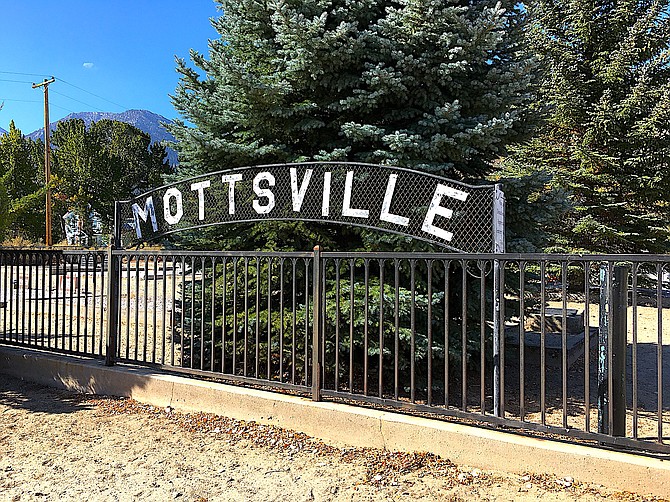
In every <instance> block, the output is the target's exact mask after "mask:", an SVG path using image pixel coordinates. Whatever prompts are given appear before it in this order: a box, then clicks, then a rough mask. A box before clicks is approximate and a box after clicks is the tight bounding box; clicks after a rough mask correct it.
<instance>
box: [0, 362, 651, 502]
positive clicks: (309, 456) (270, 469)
mask: <svg viewBox="0 0 670 502" xmlns="http://www.w3.org/2000/svg"><path fill="white" fill-rule="evenodd" d="M580 481H582V482H580ZM584 481H586V480H579V479H572V478H561V479H558V478H556V477H555V476H552V475H551V474H550V473H526V474H510V473H495V472H487V471H481V470H478V469H475V468H472V467H468V466H457V465H454V464H453V463H451V462H450V461H449V460H448V459H440V458H437V457H435V456H432V455H429V454H425V453H392V452H387V451H382V450H375V449H359V448H338V447H335V446H331V445H327V444H324V443H322V442H320V441H318V440H315V439H312V438H309V437H307V436H305V435H304V434H301V433H297V432H291V431H287V430H283V429H278V428H275V427H268V426H262V425H258V424H254V423H248V422H247V423H245V422H241V421H237V420H233V419H228V418H224V417H218V416H214V415H206V414H182V413H179V412H178V411H177V410H173V409H170V408H167V409H162V408H161V409H158V408H155V407H151V406H148V405H141V404H139V403H137V402H134V401H132V400H127V399H118V398H109V397H97V396H81V395H76V394H71V393H67V392H63V391H57V390H54V389H48V388H44V387H41V386H37V385H34V384H29V383H25V382H22V381H20V380H17V379H14V378H11V377H7V376H4V375H0V500H3V501H4V500H7V501H18V500H39V501H45V500H59V501H61V500H63V501H65V500H96V501H107V500H109V501H112V500H160V501H163V500H183V501H218V500H222V501H225V500H231V501H238V500H239V501H247V500H249V501H254V500H258V501H272V500H282V501H283V500H294V501H310V500H336V501H340V500H370V501H373V500H374V501H384V500H536V499H539V498H541V499H542V500H576V499H579V500H605V499H607V500H612V499H614V500H654V499H651V498H644V497H643V496H642V495H636V494H630V493H621V492H614V491H612V490H609V489H608V488H607V487H602V486H594V485H589V484H586V483H585V482H584Z"/></svg>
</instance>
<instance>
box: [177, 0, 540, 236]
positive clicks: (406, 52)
mask: <svg viewBox="0 0 670 502" xmlns="http://www.w3.org/2000/svg"><path fill="white" fill-rule="evenodd" d="M218 3H219V4H220V8H221V10H222V15H221V16H220V17H219V18H217V19H215V20H214V21H213V25H214V27H215V28H216V30H217V31H218V33H219V34H220V36H221V38H220V39H218V40H214V41H212V42H211V43H210V51H209V57H208V58H206V57H205V56H204V55H202V54H199V53H196V52H192V54H191V59H192V62H193V64H194V65H195V67H196V69H192V68H190V67H189V66H188V65H187V63H186V62H185V61H182V60H180V61H178V65H177V71H178V72H179V73H180V74H181V81H180V83H179V86H178V88H177V90H176V92H175V95H174V96H173V102H174V105H175V107H176V109H177V110H178V111H179V112H180V113H181V114H182V116H183V117H184V119H185V120H187V121H188V122H189V123H190V124H194V125H195V127H191V126H190V125H189V124H187V123H186V122H178V123H177V124H176V125H174V126H172V127H171V128H170V129H171V132H172V133H173V134H174V135H175V137H176V138H177V144H176V148H177V149H178V151H179V159H180V168H179V169H180V170H179V172H178V174H179V175H180V177H184V175H189V174H194V173H196V172H211V171H215V170H220V169H222V168H233V167H239V166H245V165H254V164H264V163H282V162H297V161H305V160H348V161H361V162H371V163H381V164H386V165H396V166H403V167H412V168H416V169H421V170H425V171H429V172H432V173H437V174H441V175H445V176H448V177H450V178H455V179H463V180H468V181H473V180H482V179H483V178H484V176H485V175H486V174H488V173H489V172H490V171H491V165H490V163H491V161H492V160H493V159H495V158H497V157H499V156H500V155H502V154H504V152H505V150H506V147H507V145H508V144H510V143H511V142H513V141H515V140H516V139H517V138H519V137H520V135H522V134H523V133H524V132H525V129H526V125H527V121H528V119H529V110H530V104H531V103H532V101H533V94H532V92H531V90H532V85H531V84H532V80H533V73H534V72H533V69H534V62H533V61H532V59H531V58H529V57H527V55H526V53H525V52H524V51H523V47H522V45H521V41H520V40H521V38H520V29H521V26H522V25H523V21H524V13H523V11H522V10H518V9H515V4H514V3H512V2H502V3H500V2H499V3H496V2H492V1H474V2H461V1H456V2H449V3H445V2H442V1H436V0H421V1H411V2H410V1H394V2H390V1H384V0H328V1H324V0H309V1H296V0H282V1H279V2H270V3H268V2H258V1H255V0H243V1H235V2H233V1H230V0H219V1H218ZM199 72H201V73H202V74H203V76H201V74H200V73H199ZM255 228H257V229H258V230H256V231H253V232H251V233H246V232H240V231H238V230H236V229H235V230H230V229H227V230H226V229H219V230H217V233H216V234H210V236H211V238H213V239H215V240H216V241H217V242H218V243H219V244H221V245H225V246H235V247H238V248H239V247H242V248H247V249H249V248H253V246H257V245H258V243H259V241H261V248H262V249H266V248H269V247H271V246H274V247H276V248H287V247H289V248H290V247H293V248H295V247H297V246H295V243H293V242H292V241H291V237H290V234H288V232H287V230H292V229H288V228H286V227H284V226H283V224H274V223H269V224H264V225H259V226H257V227H255ZM297 230H299V231H305V230H308V231H311V232H312V233H314V234H316V235H314V239H315V240H312V241H311V243H310V244H311V245H309V248H311V246H312V245H314V244H315V243H320V244H324V243H326V242H330V241H334V243H335V244H336V246H337V247H338V248H340V249H343V248H347V249H352V248H362V247H376V246H377V245H378V244H379V243H380V239H379V237H378V235H376V234H375V235H372V236H367V237H365V238H361V237H357V238H352V237H353V236H359V234H360V233H359V232H352V233H351V234H350V235H337V234H336V233H335V232H333V231H332V230H331V229H327V228H324V227H315V226H312V227H310V228H304V227H301V228H298V229H297ZM255 235H257V236H259V237H260V236H262V235H267V236H268V238H267V239H265V240H264V239H263V238H262V237H261V238H259V239H257V238H255ZM276 236H277V237H278V239H275V237H276ZM247 237H248V238H247ZM391 241H393V242H387V243H381V245H382V246H383V247H391V248H392V247H395V246H397V245H398V244H397V238H396V239H395V240H393V239H391ZM302 249H304V247H303V248H302Z"/></svg>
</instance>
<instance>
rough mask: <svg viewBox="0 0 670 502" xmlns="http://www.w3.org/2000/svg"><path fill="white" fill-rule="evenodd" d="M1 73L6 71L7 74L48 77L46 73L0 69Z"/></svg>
mask: <svg viewBox="0 0 670 502" xmlns="http://www.w3.org/2000/svg"><path fill="white" fill-rule="evenodd" d="M0 73H4V74H5V75H23V76H26V77H46V76H47V74H46V73H23V72H20V71H0Z"/></svg>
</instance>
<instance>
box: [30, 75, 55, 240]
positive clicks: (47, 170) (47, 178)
mask: <svg viewBox="0 0 670 502" xmlns="http://www.w3.org/2000/svg"><path fill="white" fill-rule="evenodd" d="M55 81H56V79H55V78H54V77H51V78H50V79H48V80H47V79H46V78H45V79H44V81H43V82H40V83H39V84H35V83H33V89H36V88H37V87H44V182H45V184H46V187H47V197H46V198H47V200H46V208H47V210H46V238H45V242H46V245H47V247H51V245H52V244H53V243H52V240H51V187H50V186H49V183H51V157H50V155H49V148H50V143H51V141H50V139H49V135H50V133H51V130H50V127H49V84H53V83H54V82H55Z"/></svg>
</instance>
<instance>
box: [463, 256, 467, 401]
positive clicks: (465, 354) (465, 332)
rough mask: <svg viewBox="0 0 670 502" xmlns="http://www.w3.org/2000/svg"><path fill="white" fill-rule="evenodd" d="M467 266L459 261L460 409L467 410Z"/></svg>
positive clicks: (464, 262)
mask: <svg viewBox="0 0 670 502" xmlns="http://www.w3.org/2000/svg"><path fill="white" fill-rule="evenodd" d="M467 269H468V264H467V262H466V261H465V260H461V280H462V281H463V283H462V285H461V409H462V410H463V411H467V409H468V321H467V319H468V270H467Z"/></svg>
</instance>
